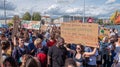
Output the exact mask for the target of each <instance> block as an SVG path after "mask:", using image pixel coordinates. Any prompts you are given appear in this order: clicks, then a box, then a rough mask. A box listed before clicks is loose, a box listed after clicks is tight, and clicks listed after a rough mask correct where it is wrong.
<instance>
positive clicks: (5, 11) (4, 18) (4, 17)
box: [4, 0, 6, 24]
mask: <svg viewBox="0 0 120 67" xmlns="http://www.w3.org/2000/svg"><path fill="white" fill-rule="evenodd" d="M5 2H6V1H5V0H4V19H5V24H6V6H5Z"/></svg>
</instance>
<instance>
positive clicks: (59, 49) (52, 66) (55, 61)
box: [48, 37, 67, 67]
mask: <svg viewBox="0 0 120 67" xmlns="http://www.w3.org/2000/svg"><path fill="white" fill-rule="evenodd" d="M63 45H64V39H63V38H62V37H58V38H57V39H56V44H55V45H54V46H52V47H51V48H50V49H49V50H48V67H63V66H64V63H65V59H66V56H67V51H66V48H65V47H64V46H63Z"/></svg>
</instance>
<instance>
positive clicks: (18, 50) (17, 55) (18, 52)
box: [12, 36, 30, 64]
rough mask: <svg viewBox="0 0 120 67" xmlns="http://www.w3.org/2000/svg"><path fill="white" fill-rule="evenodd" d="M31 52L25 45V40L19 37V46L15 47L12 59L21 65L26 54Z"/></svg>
mask: <svg viewBox="0 0 120 67" xmlns="http://www.w3.org/2000/svg"><path fill="white" fill-rule="evenodd" d="M29 53H30V51H29V49H28V47H27V46H25V45H24V38H23V37H22V36H21V37H19V45H18V46H15V47H14V50H13V52H12V57H14V59H15V60H16V61H17V62H18V64H20V63H21V61H20V59H21V57H22V56H23V55H24V54H29Z"/></svg>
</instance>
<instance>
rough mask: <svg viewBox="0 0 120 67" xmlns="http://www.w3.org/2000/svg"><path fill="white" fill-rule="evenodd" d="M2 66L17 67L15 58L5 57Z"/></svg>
mask: <svg viewBox="0 0 120 67" xmlns="http://www.w3.org/2000/svg"><path fill="white" fill-rule="evenodd" d="M3 67H18V66H17V63H16V61H15V59H14V58H13V57H7V58H6V59H5V60H4V61H3Z"/></svg>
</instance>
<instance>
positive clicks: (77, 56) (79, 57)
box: [65, 44, 96, 67]
mask: <svg viewBox="0 0 120 67" xmlns="http://www.w3.org/2000/svg"><path fill="white" fill-rule="evenodd" d="M65 47H66V46H65ZM66 49H67V50H68V51H70V52H72V53H73V59H74V60H75V62H76V64H77V67H83V61H84V60H85V59H84V58H85V57H89V56H92V55H94V54H95V52H96V48H94V50H93V52H84V47H83V46H82V45H81V44H80V45H77V46H76V50H71V49H69V48H67V47H66Z"/></svg>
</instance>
